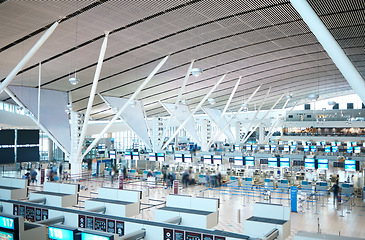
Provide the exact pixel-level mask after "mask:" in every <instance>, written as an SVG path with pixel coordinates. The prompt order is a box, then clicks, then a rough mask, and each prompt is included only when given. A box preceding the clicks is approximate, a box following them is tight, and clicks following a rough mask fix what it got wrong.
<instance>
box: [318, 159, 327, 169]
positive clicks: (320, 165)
mask: <svg viewBox="0 0 365 240" xmlns="http://www.w3.org/2000/svg"><path fill="white" fill-rule="evenodd" d="M317 162H318V169H328V159H318V160H317Z"/></svg>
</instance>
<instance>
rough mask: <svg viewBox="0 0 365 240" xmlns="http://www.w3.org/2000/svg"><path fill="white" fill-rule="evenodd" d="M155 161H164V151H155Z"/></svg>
mask: <svg viewBox="0 0 365 240" xmlns="http://www.w3.org/2000/svg"><path fill="white" fill-rule="evenodd" d="M157 161H159V162H164V161H165V154H164V153H157Z"/></svg>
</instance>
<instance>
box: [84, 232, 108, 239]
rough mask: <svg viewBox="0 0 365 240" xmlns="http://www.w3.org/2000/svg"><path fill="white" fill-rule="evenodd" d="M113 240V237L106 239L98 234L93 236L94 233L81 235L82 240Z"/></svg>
mask: <svg viewBox="0 0 365 240" xmlns="http://www.w3.org/2000/svg"><path fill="white" fill-rule="evenodd" d="M110 239H113V238H112V237H105V236H102V235H98V234H92V233H86V232H82V233H81V240H110Z"/></svg>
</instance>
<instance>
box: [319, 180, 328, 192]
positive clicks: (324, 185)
mask: <svg viewBox="0 0 365 240" xmlns="http://www.w3.org/2000/svg"><path fill="white" fill-rule="evenodd" d="M316 190H317V192H327V191H328V184H327V182H316Z"/></svg>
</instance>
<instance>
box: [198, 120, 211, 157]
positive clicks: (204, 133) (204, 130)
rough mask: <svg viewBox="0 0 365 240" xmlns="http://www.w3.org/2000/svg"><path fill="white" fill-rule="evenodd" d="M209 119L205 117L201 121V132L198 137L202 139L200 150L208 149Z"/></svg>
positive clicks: (205, 150)
mask: <svg viewBox="0 0 365 240" xmlns="http://www.w3.org/2000/svg"><path fill="white" fill-rule="evenodd" d="M209 124H210V123H209V121H208V120H207V119H203V120H202V123H201V133H200V137H201V139H202V151H203V152H207V151H208V150H209V146H210V145H208V144H209V134H208V126H209Z"/></svg>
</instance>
